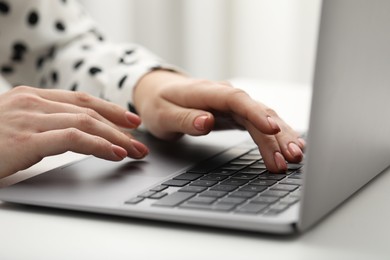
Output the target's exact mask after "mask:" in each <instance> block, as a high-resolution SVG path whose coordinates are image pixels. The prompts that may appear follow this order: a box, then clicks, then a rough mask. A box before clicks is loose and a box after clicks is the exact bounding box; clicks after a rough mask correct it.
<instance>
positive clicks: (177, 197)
mask: <svg viewBox="0 0 390 260" xmlns="http://www.w3.org/2000/svg"><path fill="white" fill-rule="evenodd" d="M194 195H195V193H191V192H175V193H172V194H169V195H168V196H165V197H164V198H162V199H160V200H158V201H157V202H156V203H153V204H152V205H153V206H164V207H175V206H177V205H179V204H180V203H182V202H184V201H186V200H188V199H189V198H191V197H193V196H194Z"/></svg>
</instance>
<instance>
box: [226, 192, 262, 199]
mask: <svg viewBox="0 0 390 260" xmlns="http://www.w3.org/2000/svg"><path fill="white" fill-rule="evenodd" d="M256 194H257V192H253V191H235V192H233V193H232V194H230V196H231V197H241V198H252V197H253V196H255V195H256Z"/></svg>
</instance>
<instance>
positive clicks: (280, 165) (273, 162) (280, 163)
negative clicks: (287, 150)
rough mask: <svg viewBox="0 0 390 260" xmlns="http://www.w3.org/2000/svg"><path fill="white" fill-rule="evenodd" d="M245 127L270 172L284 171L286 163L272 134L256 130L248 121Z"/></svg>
mask: <svg viewBox="0 0 390 260" xmlns="http://www.w3.org/2000/svg"><path fill="white" fill-rule="evenodd" d="M245 127H246V129H247V130H248V132H249V134H250V135H251V137H252V139H253V140H254V141H255V143H256V144H257V146H258V147H259V151H260V154H261V156H262V157H263V160H264V163H265V165H266V167H267V169H268V170H269V171H271V172H275V173H276V172H284V171H286V170H287V164H286V160H285V158H284V156H283V155H282V150H281V148H280V146H279V143H278V141H277V139H276V137H275V136H274V135H266V134H263V133H261V132H259V131H258V130H257V128H256V127H255V126H253V125H252V124H251V123H250V122H249V121H247V122H246V123H245Z"/></svg>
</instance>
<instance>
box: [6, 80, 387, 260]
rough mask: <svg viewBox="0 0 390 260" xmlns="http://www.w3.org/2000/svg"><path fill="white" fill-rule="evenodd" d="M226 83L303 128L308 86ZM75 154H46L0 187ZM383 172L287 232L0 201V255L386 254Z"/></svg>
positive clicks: (284, 256) (342, 256)
mask: <svg viewBox="0 0 390 260" xmlns="http://www.w3.org/2000/svg"><path fill="white" fill-rule="evenodd" d="M232 82H233V83H234V84H235V85H236V86H238V87H241V88H243V89H245V90H246V91H247V92H249V93H250V94H251V95H252V96H254V97H255V98H256V99H259V100H262V102H264V103H265V104H267V105H268V106H270V107H272V108H274V109H275V110H276V111H277V112H278V113H279V115H281V116H282V117H283V118H284V119H285V120H286V121H287V122H288V123H290V124H291V125H292V126H293V127H295V128H296V129H298V130H303V129H306V128H307V122H308V118H309V112H308V111H309V105H310V96H311V89H310V87H308V86H304V85H299V84H291V83H282V82H266V81H254V80H241V79H237V80H233V81H232ZM82 157H83V156H82V155H78V154H74V153H65V154H63V155H59V156H53V157H49V158H46V159H44V160H43V161H42V162H41V163H39V164H37V165H35V166H33V167H31V168H30V169H27V170H25V171H22V172H19V173H17V174H15V175H13V176H10V177H8V178H5V179H2V180H0V187H4V186H8V185H12V184H13V183H16V182H18V181H21V180H23V179H26V178H29V177H31V176H34V175H36V174H39V173H40V172H42V171H45V170H48V169H51V168H53V167H56V166H59V165H61V164H65V163H67V162H69V161H73V160H77V159H80V158H82ZM389 171H390V170H387V172H384V173H382V174H381V175H380V176H378V177H377V178H376V179H374V180H373V181H372V182H371V183H370V184H369V185H367V186H366V187H364V188H363V189H362V190H361V191H359V192H358V193H357V194H356V195H354V196H353V197H352V198H350V199H349V200H348V201H347V202H346V203H344V204H343V205H342V206H341V207H339V208H338V209H337V210H336V211H334V212H333V213H331V214H330V215H329V216H328V217H326V218H325V219H324V220H323V221H321V222H320V223H319V224H318V225H316V226H315V227H314V228H312V229H311V230H309V231H308V232H306V233H304V234H300V235H293V236H287V237H286V236H272V235H266V234H258V233H248V232H239V231H231V230H224V229H213V228H208V227H197V226H189V225H182V224H172V223H165V222H157V221H148V220H140V219H132V218H124V217H115V216H105V215H99V214H90V213H80V212H71V211H65V210H56V209H45V208H39V207H28V206H20V205H14V204H5V203H1V202H0V232H1V242H0V259H108V258H109V257H111V258H112V259H154V258H155V259H240V258H244V259H266V258H268V259H289V260H291V259H390V235H389V234H390V232H389V231H390V221H389V220H390V203H388V202H387V198H388V196H389V193H390V191H389V187H390V174H389Z"/></svg>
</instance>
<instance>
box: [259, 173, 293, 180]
mask: <svg viewBox="0 0 390 260" xmlns="http://www.w3.org/2000/svg"><path fill="white" fill-rule="evenodd" d="M286 176H287V175H286V174H281V173H265V174H262V175H260V176H259V177H258V179H260V180H274V181H280V180H282V179H284V178H286Z"/></svg>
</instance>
